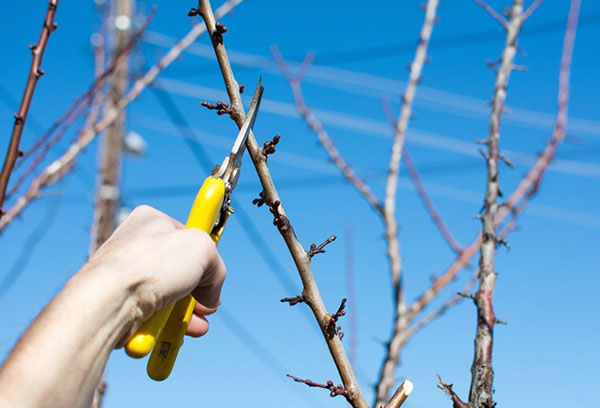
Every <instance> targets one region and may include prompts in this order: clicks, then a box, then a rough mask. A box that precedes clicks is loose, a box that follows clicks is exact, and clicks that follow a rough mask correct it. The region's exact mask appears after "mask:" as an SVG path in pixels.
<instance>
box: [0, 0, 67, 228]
mask: <svg viewBox="0 0 600 408" xmlns="http://www.w3.org/2000/svg"><path fill="white" fill-rule="evenodd" d="M57 7H58V0H49V1H48V9H47V10H46V17H45V18H44V25H43V27H42V32H41V33H40V38H39V39H38V42H37V44H35V45H32V46H30V48H31V52H32V53H33V58H32V60H31V66H30V68H29V77H28V78H27V84H26V85H25V91H24V93H23V98H22V99H21V106H20V107H19V112H18V113H17V114H16V115H15V123H14V126H13V131H12V135H11V137H10V145H9V146H8V152H7V153H6V158H5V159H4V165H3V166H2V172H0V219H2V216H3V214H4V211H3V209H2V208H3V205H4V199H5V198H6V189H7V188H8V181H9V180H10V174H11V172H12V170H13V168H14V167H15V162H16V161H17V157H19V144H20V143H21V136H22V135H23V129H24V127H25V121H26V120H27V114H28V113H29V107H30V106H31V101H32V100H33V94H34V92H35V87H36V85H37V83H38V80H39V79H40V77H41V76H42V75H44V71H42V60H43V58H44V52H45V51H46V46H47V45H48V39H49V38H50V34H51V33H52V32H53V31H54V30H56V28H57V25H56V23H55V22H54V16H55V15H56V9H57Z"/></svg>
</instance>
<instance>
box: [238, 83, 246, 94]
mask: <svg viewBox="0 0 600 408" xmlns="http://www.w3.org/2000/svg"><path fill="white" fill-rule="evenodd" d="M244 89H246V85H244V84H240V85H239V90H240V94H243V93H244Z"/></svg>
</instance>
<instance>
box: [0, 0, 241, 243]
mask: <svg viewBox="0 0 600 408" xmlns="http://www.w3.org/2000/svg"><path fill="white" fill-rule="evenodd" d="M242 1H243V0H228V1H226V2H225V3H224V4H223V5H222V6H221V7H219V9H218V10H217V11H216V15H217V16H219V17H221V16H224V15H226V14H228V13H229V12H230V11H231V10H233V9H234V8H235V7H236V6H237V5H238V4H240V3H241V2H242ZM205 31H206V28H205V27H204V26H203V25H202V24H196V25H195V26H194V27H192V29H191V30H190V31H189V32H188V33H187V34H186V35H185V36H184V37H183V38H182V39H181V40H179V41H178V42H177V43H176V44H175V45H174V46H173V47H171V48H170V49H169V51H167V53H166V54H165V55H164V56H163V57H162V58H161V59H160V60H159V61H158V62H157V63H156V64H155V65H154V66H152V68H150V69H149V70H148V71H146V73H145V74H144V75H143V76H142V77H141V78H139V79H138V80H137V81H136V82H135V83H134V84H133V86H132V87H131V89H130V90H129V92H127V94H126V95H125V96H124V97H123V98H121V100H119V102H118V103H117V107H116V108H113V109H110V110H108V111H107V112H105V113H104V116H103V117H102V119H100V120H99V121H98V122H96V123H95V124H94V126H91V127H86V128H85V129H83V130H82V132H81V133H80V135H79V138H78V139H77V140H76V141H75V142H74V143H73V144H72V145H71V146H70V147H69V149H68V150H67V151H66V152H65V153H64V154H63V155H62V156H61V157H60V158H58V159H57V160H55V161H54V162H53V163H51V164H50V165H49V166H48V167H46V169H45V170H44V171H43V172H42V173H41V174H40V175H39V176H38V177H37V178H35V179H34V180H32V182H31V184H30V185H29V188H28V190H27V192H26V193H25V194H24V195H23V196H21V197H20V198H18V199H17V200H16V201H15V203H14V204H13V206H12V207H11V208H10V209H9V210H8V211H7V213H6V214H5V216H4V217H3V218H2V219H0V232H2V231H3V230H4V229H5V228H6V226H7V225H8V224H10V222H12V221H13V220H14V219H15V218H16V217H17V216H18V215H19V214H21V212H22V211H23V210H24V209H25V208H26V207H27V206H28V205H29V203H31V201H33V200H35V199H36V198H37V197H38V196H39V194H40V191H41V189H43V188H44V187H46V186H47V185H50V184H52V183H54V182H55V181H57V180H59V179H60V178H62V177H63V176H64V175H65V174H66V172H67V171H68V169H69V168H70V166H71V165H72V163H73V162H74V160H75V159H76V157H77V155H78V154H79V153H80V152H81V151H82V150H84V149H85V148H86V147H87V146H88V145H89V144H90V143H91V141H92V140H94V137H95V136H96V134H97V133H98V132H101V131H102V130H104V129H105V128H106V127H107V126H108V125H109V124H110V123H112V121H113V120H115V119H116V118H117V117H118V115H119V112H120V111H121V110H123V109H125V107H126V106H127V105H129V103H131V101H133V100H134V99H135V98H137V97H138V96H139V94H140V93H141V92H142V91H143V90H144V89H146V87H147V86H148V85H150V84H151V83H152V81H153V80H154V79H155V78H156V77H157V76H158V74H160V73H161V72H162V70H164V69H165V68H166V67H168V66H169V65H170V64H171V63H172V62H173V61H175V60H176V59H177V58H178V57H179V55H180V54H181V53H182V52H183V50H185V49H186V48H187V47H189V46H190V45H191V44H192V43H193V42H194V41H195V40H196V39H197V38H198V37H199V36H200V35H201V34H203V33H204V32H205ZM66 170H67V171H66Z"/></svg>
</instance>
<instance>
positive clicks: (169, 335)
mask: <svg viewBox="0 0 600 408" xmlns="http://www.w3.org/2000/svg"><path fill="white" fill-rule="evenodd" d="M263 90H264V88H263V87H262V86H261V79H259V81H258V85H257V86H256V91H255V92H254V96H253V98H252V103H251V104H250V110H249V111H248V115H247V116H246V119H245V120H244V123H243V125H242V127H241V129H240V131H239V133H238V135H237V138H236V139H235V143H234V144H233V148H232V149H231V153H230V154H229V156H226V157H225V159H224V160H223V163H222V164H221V165H220V166H219V167H215V170H213V174H212V175H210V176H208V177H207V178H206V180H205V181H204V183H203V184H202V187H201V188H200V191H198V194H197V195H196V199H195V200H194V204H193V205H192V209H191V211H190V215H189V217H188V220H187V222H186V224H185V228H198V229H201V230H203V231H205V232H207V233H209V234H210V236H211V238H212V240H213V242H214V243H215V245H216V244H217V243H218V242H219V239H220V237H221V234H222V233H223V229H224V228H225V223H226V222H227V219H228V217H229V215H231V214H232V213H233V212H234V211H233V209H232V208H231V193H232V192H233V189H234V188H235V186H236V184H237V181H238V179H239V176H240V167H241V165H242V156H243V154H244V150H245V148H246V139H247V138H248V135H249V134H250V130H251V129H252V128H253V126H254V122H255V121H256V116H257V114H258V108H259V106H260V101H261V98H262V94H263ZM195 305H196V300H195V299H194V298H193V297H192V295H187V296H186V297H184V298H183V299H180V300H178V301H177V302H175V303H171V304H170V305H168V306H167V307H165V308H164V309H161V310H159V311H158V312H156V313H155V314H154V315H153V316H152V317H151V318H150V319H148V320H146V321H145V322H144V323H143V324H142V326H141V327H140V328H139V329H138V331H137V332H136V333H135V335H134V336H133V337H132V338H131V339H130V340H129V341H128V342H127V344H126V345H125V352H126V353H127V354H128V355H129V356H130V357H133V358H142V357H145V356H146V355H147V354H148V353H150V352H151V351H152V354H151V355H150V359H149V360H148V367H147V372H148V375H149V376H150V378H152V379H153V380H156V381H162V380H165V379H166V378H167V377H168V376H169V374H171V370H172V369H173V365H174V364H175V359H176V358H177V353H178V352H179V348H180V347H181V345H182V343H183V336H184V335H185V332H186V330H187V327H188V324H189V322H190V320H191V318H192V314H193V311H194V306H195Z"/></svg>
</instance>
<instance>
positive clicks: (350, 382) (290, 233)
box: [197, 0, 368, 408]
mask: <svg viewBox="0 0 600 408" xmlns="http://www.w3.org/2000/svg"><path fill="white" fill-rule="evenodd" d="M197 11H198V12H199V13H200V14H201V15H202V18H203V19H204V22H205V24H206V27H207V29H208V31H209V34H210V38H211V40H212V45H213V47H214V50H215V54H216V56H217V60H218V63H219V67H220V69H221V73H222V75H223V79H224V81H225V87H226V88H227V93H228V95H229V99H230V101H231V104H230V106H231V109H232V114H231V115H230V116H231V118H232V119H233V120H234V122H235V123H236V124H237V126H238V127H241V126H242V124H243V121H244V118H245V115H246V114H245V112H244V108H243V105H242V100H241V97H240V88H239V84H238V83H237V81H236V80H235V77H234V75H233V71H232V70H231V65H230V64H229V58H228V57H227V52H226V50H225V46H224V44H223V37H222V36H221V35H219V34H218V32H217V27H216V20H215V17H214V15H213V12H212V9H211V6H210V3H209V1H208V0H200V1H199V3H198V10H197ZM246 146H247V148H248V153H249V154H250V157H251V158H252V162H253V163H254V167H255V169H256V172H257V174H258V177H259V179H260V182H261V184H262V187H263V193H264V194H263V195H264V198H265V201H266V202H267V204H269V203H271V204H272V203H275V202H278V203H279V205H278V206H277V216H278V217H284V218H285V219H286V220H287V222H285V223H284V224H283V225H281V226H279V228H278V230H279V232H280V233H281V235H282V237H283V239H284V241H285V243H286V245H287V247H288V249H289V250H290V253H291V255H292V258H293V259H294V262H295V264H296V268H297V269H298V272H299V274H300V277H301V279H302V284H303V287H304V289H303V292H302V294H303V296H304V299H305V302H306V303H307V304H308V306H309V307H310V308H311V310H312V312H313V314H314V316H315V319H316V320H317V322H318V323H319V327H320V328H321V332H322V334H323V337H324V338H325V341H326V343H327V346H328V348H329V352H330V354H331V356H332V358H333V360H334V363H335V365H336V368H337V370H338V373H339V375H340V377H341V379H342V383H343V388H344V390H345V391H347V392H348V395H347V396H346V399H347V400H348V402H349V403H350V405H352V406H353V407H356V408H367V407H368V405H367V403H366V401H365V399H364V397H363V395H362V392H361V390H360V387H359V386H358V383H357V381H356V378H355V375H354V372H353V370H352V367H351V366H350V362H349V361H348V357H347V356H346V352H345V350H344V347H343V345H342V343H341V341H340V338H339V336H329V334H328V333H327V331H326V329H325V328H326V326H327V324H328V319H327V316H328V315H327V310H326V309H325V305H324V304H323V300H322V299H321V295H320V293H319V289H318V287H317V284H316V282H315V279H314V276H313V274H312V271H311V268H310V257H309V256H308V253H307V252H306V251H305V250H304V248H303V247H302V245H301V244H300V242H299V241H298V238H297V237H296V234H295V233H294V229H293V227H292V224H291V222H290V221H289V219H288V218H287V217H286V214H285V210H284V208H283V205H282V204H281V200H280V198H279V194H278V192H277V190H276V188H275V185H274V183H273V179H272V177H271V174H270V172H269V169H268V167H267V164H266V157H265V155H264V154H263V152H262V149H261V148H260V147H259V145H258V144H257V142H256V139H255V137H254V134H253V133H252V132H250V134H249V136H248V139H247V141H246Z"/></svg>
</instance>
